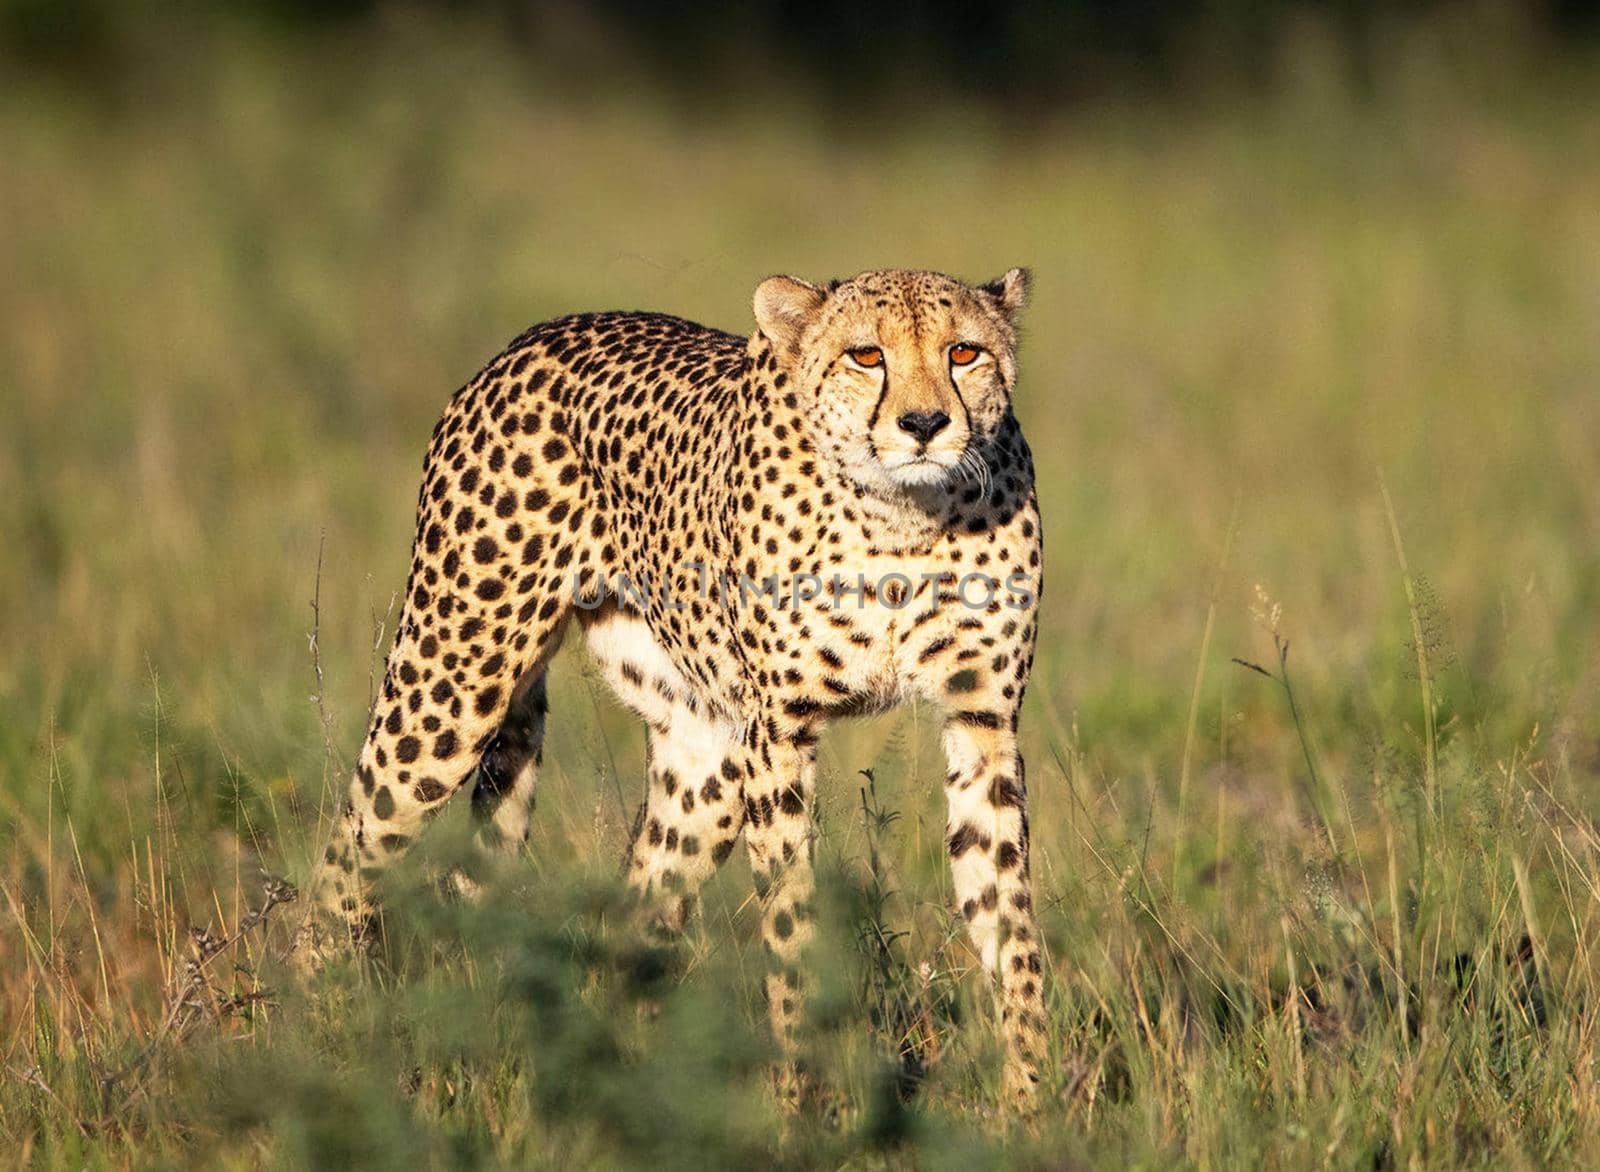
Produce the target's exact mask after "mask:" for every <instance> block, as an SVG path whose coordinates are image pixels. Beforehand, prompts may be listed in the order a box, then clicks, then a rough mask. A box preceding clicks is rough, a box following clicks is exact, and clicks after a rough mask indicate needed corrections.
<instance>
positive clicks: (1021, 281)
mask: <svg viewBox="0 0 1600 1172" xmlns="http://www.w3.org/2000/svg"><path fill="white" fill-rule="evenodd" d="M1032 283H1033V274H1032V273H1030V272H1028V270H1027V269H1007V270H1006V275H1005V276H1003V277H996V278H995V279H994V280H992V281H989V282H987V283H986V284H983V285H979V286H978V291H979V292H980V293H987V294H988V295H989V296H990V297H992V298H993V299H994V302H995V304H996V305H997V306H998V307H999V309H1000V312H1001V313H1003V314H1005V315H1006V320H1007V321H1009V322H1012V323H1013V324H1014V323H1015V322H1016V320H1017V314H1019V313H1021V312H1022V307H1023V305H1024V304H1025V303H1026V302H1027V300H1028V286H1029V285H1031V284H1032Z"/></svg>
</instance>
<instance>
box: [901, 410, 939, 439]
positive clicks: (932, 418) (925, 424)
mask: <svg viewBox="0 0 1600 1172" xmlns="http://www.w3.org/2000/svg"><path fill="white" fill-rule="evenodd" d="M898 422H899V424H900V430H901V431H905V432H909V433H910V434H912V435H914V436H916V437H917V438H918V439H919V440H921V441H922V442H923V443H927V442H928V441H929V440H931V439H932V438H933V437H934V436H936V435H938V434H939V433H940V432H941V431H943V430H944V427H945V424H947V423H949V422H950V416H948V415H946V414H945V413H944V412H943V411H907V412H906V413H905V414H904V415H902V416H900V419H899V421H898Z"/></svg>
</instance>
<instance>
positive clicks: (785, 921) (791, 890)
mask: <svg viewBox="0 0 1600 1172" xmlns="http://www.w3.org/2000/svg"><path fill="white" fill-rule="evenodd" d="M749 754H750V757H749V760H750V765H751V769H752V772H753V774H754V776H752V777H751V778H750V780H749V781H747V782H746V783H745V846H746V848H747V849H748V851H749V855H750V870H751V872H752V874H753V875H754V877H755V888H756V895H757V897H758V898H759V899H760V901H761V939H762V943H763V945H764V946H765V948H766V951H767V957H768V961H769V964H770V970H769V972H768V973H767V976H766V982H765V988H766V995H767V1012H768V1015H769V1016H770V1018H771V1021H772V1032H773V1036H774V1037H775V1038H776V1040H777V1043H778V1046H779V1048H780V1049H781V1050H782V1052H783V1055H784V1066H783V1070H782V1072H781V1075H780V1079H779V1082H780V1087H779V1092H780V1094H781V1095H782V1097H783V1098H784V1099H785V1100H786V1102H787V1103H788V1105H791V1106H793V1105H795V1104H796V1102H797V1100H798V1098H799V1096H800V1092H801V1089H802V1088H801V1078H800V1075H799V1073H798V1070H797V1067H796V1064H795V1051H796V1041H797V1039H796V1033H797V1030H798V1026H799V1022H800V1017H801V1013H802V1009H803V1000H804V992H805V988H804V986H805V978H804V976H803V975H802V966H801V961H802V956H803V954H804V953H805V951H806V948H807V946H808V945H809V944H810V942H811V938H812V935H813V925H812V906H811V903H812V895H813V893H814V890H815V879H814V877H813V875H812V839H813V835H812V822H811V801H812V796H813V790H814V785H815V778H816V746H815V745H814V744H811V743H809V742H808V743H795V742H793V741H771V742H769V741H765V740H759V739H758V740H757V743H755V744H753V745H751V746H750V747H749Z"/></svg>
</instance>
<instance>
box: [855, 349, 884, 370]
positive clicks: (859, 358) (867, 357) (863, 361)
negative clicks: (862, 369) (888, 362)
mask: <svg viewBox="0 0 1600 1172" xmlns="http://www.w3.org/2000/svg"><path fill="white" fill-rule="evenodd" d="M847 353H848V354H849V355H850V357H851V359H852V360H853V361H854V362H855V364H856V365H857V366H867V367H872V366H882V365H883V351H882V350H880V349H879V348H878V347H876V346H861V347H858V348H857V349H855V350H850V351H847Z"/></svg>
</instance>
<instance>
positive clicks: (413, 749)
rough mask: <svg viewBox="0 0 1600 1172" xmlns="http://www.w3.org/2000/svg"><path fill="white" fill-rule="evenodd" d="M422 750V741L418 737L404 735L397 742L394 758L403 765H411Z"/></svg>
mask: <svg viewBox="0 0 1600 1172" xmlns="http://www.w3.org/2000/svg"><path fill="white" fill-rule="evenodd" d="M421 752H422V742H421V741H419V740H417V738H416V737H412V736H404V737H401V738H400V739H399V740H398V741H397V742H395V746H394V759H395V760H396V761H398V762H400V764H402V765H409V764H410V763H411V762H413V761H415V760H416V759H417V755H418V754H420V753H421Z"/></svg>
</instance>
